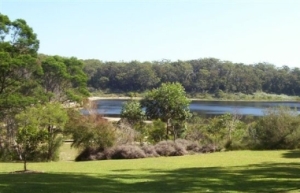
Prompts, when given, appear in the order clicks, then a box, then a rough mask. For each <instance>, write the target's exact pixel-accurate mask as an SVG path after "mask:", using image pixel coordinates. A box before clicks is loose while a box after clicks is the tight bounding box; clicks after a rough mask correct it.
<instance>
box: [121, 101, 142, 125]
mask: <svg viewBox="0 0 300 193" xmlns="http://www.w3.org/2000/svg"><path fill="white" fill-rule="evenodd" d="M120 116H121V118H122V119H126V120H127V122H128V123H129V124H131V125H136V124H140V123H142V122H143V121H144V120H145V114H144V112H143V111H142V108H141V104H140V103H139V102H138V101H135V100H130V101H128V102H126V103H125V104H124V105H123V106H122V110H121V114H120Z"/></svg>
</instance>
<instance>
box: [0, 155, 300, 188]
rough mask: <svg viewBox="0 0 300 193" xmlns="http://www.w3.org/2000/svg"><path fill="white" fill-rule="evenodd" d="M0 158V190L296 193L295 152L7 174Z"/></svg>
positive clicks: (66, 165) (46, 166) (299, 178)
mask: <svg viewBox="0 0 300 193" xmlns="http://www.w3.org/2000/svg"><path fill="white" fill-rule="evenodd" d="M22 168H23V165H22V163H0V193H13V192H18V193H38V192H53V193H71V192H72V193H75V192H76V193H79V192H81V193H96V192H105V193H110V192H113V193H116V192H131V193H138V192H164V193H165V192H176V193H181V192H299V191H300V151H232V152H219V153H213V154H202V155H190V156H182V157H161V158H147V159H136V160H106V161H91V162H73V161H59V162H49V163H29V164H28V169H30V170H35V171H42V172H43V173H33V174H10V172H12V171H16V170H22Z"/></svg>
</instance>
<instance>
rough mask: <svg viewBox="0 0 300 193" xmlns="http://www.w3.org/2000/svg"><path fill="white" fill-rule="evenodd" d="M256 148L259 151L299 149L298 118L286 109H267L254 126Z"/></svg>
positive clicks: (299, 121) (299, 126)
mask: <svg viewBox="0 0 300 193" xmlns="http://www.w3.org/2000/svg"><path fill="white" fill-rule="evenodd" d="M255 132H256V135H255V138H254V140H256V142H257V147H258V148H261V149H294V148H297V147H299V141H300V135H299V134H300V118H299V116H298V115H297V112H296V111H294V110H291V109H288V108H283V107H281V108H275V109H269V110H268V111H267V113H266V115H265V116H264V117H262V118H261V119H260V120H259V121H258V122H257V124H256V125H255Z"/></svg>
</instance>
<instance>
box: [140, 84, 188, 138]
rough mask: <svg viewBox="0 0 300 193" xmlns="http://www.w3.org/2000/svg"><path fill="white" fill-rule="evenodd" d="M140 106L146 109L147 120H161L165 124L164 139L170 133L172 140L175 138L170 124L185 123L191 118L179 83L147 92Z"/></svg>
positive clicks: (175, 133)
mask: <svg viewBox="0 0 300 193" xmlns="http://www.w3.org/2000/svg"><path fill="white" fill-rule="evenodd" d="M141 104H142V107H145V108H146V116H147V118H149V119H161V120H162V121H163V122H165V123H166V124H167V127H166V139H168V137H169V134H170V132H171V133H172V134H173V137H174V140H175V139H176V137H177V132H176V131H177V130H176V127H175V125H174V124H172V123H174V122H176V123H178V122H179V123H185V121H186V120H187V119H188V118H190V116H191V114H190V111H189V104H190V100H189V99H188V98H187V97H186V96H185V91H184V88H183V87H182V86H181V84H179V83H163V84H162V85H161V86H160V87H159V88H157V89H153V90H151V91H150V92H148V93H147V94H146V97H145V98H144V99H143V100H142V101H141ZM180 129H183V128H180Z"/></svg>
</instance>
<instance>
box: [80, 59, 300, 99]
mask: <svg viewBox="0 0 300 193" xmlns="http://www.w3.org/2000/svg"><path fill="white" fill-rule="evenodd" d="M83 62H84V64H85V65H84V71H85V73H86V74H87V76H88V77H89V78H88V87H89V89H90V90H91V91H96V90H106V91H109V92H115V93H124V92H125V93H126V92H144V91H147V90H151V89H153V88H156V87H158V86H159V85H161V84H162V83H165V82H179V83H180V84H181V85H182V86H183V87H184V88H185V91H186V92H187V93H188V94H190V96H193V95H196V94H197V93H210V94H216V95H217V94H218V93H219V92H224V93H245V94H253V93H254V92H258V91H262V92H265V93H273V94H286V95H292V96H298V95H299V94H300V69H299V68H293V69H291V68H289V67H288V66H283V67H276V66H275V65H273V64H269V63H257V64H243V63H232V62H230V61H222V60H219V59H216V58H201V59H197V60H188V61H169V60H162V61H153V62H139V61H131V62H102V61H100V60H95V59H93V60H83Z"/></svg>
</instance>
